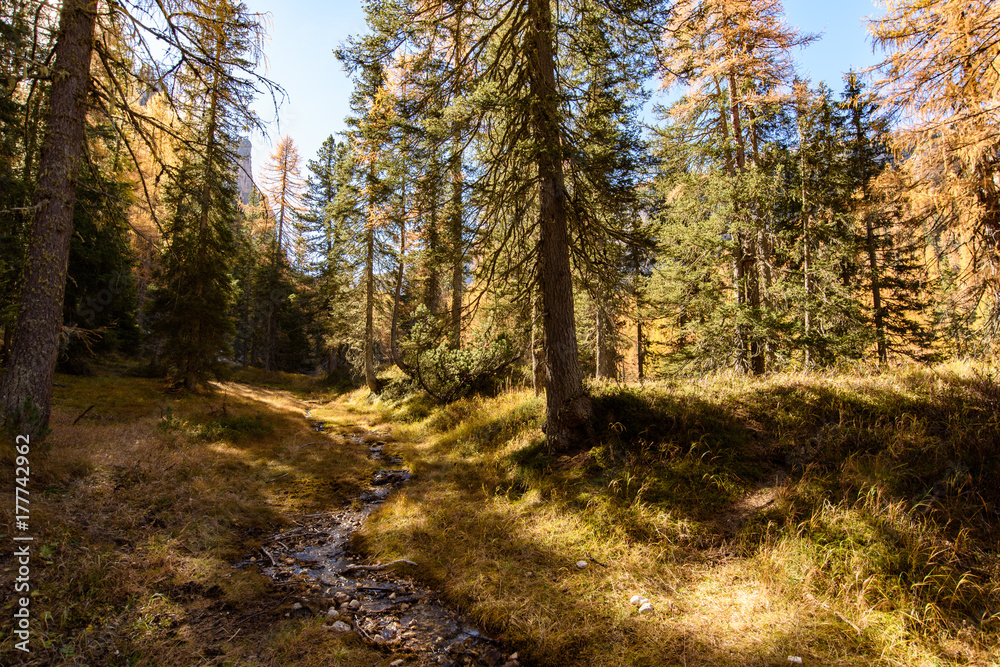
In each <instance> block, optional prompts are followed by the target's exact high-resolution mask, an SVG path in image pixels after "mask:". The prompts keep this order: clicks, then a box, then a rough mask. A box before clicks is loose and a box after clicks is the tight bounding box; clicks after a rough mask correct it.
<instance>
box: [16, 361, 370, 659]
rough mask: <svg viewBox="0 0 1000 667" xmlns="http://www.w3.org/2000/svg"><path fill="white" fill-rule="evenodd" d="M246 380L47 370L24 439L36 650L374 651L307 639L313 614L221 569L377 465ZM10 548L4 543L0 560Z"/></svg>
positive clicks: (343, 495) (110, 655) (104, 655)
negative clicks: (199, 385) (41, 415)
mask: <svg viewBox="0 0 1000 667" xmlns="http://www.w3.org/2000/svg"><path fill="white" fill-rule="evenodd" d="M244 389H245V390H246V391H245V392H244V393H243V394H242V395H240V394H239V393H238V392H235V391H227V392H217V393H212V394H208V393H206V394H185V393H181V394H167V393H164V391H163V388H162V383H161V382H158V381H155V380H146V379H140V378H127V379H123V378H119V377H100V376H98V377H89V378H80V377H67V376H57V386H56V390H55V405H54V411H53V419H52V427H53V432H52V434H51V436H50V437H49V439H48V441H47V442H46V443H45V444H44V445H40V446H39V447H37V448H33V449H32V453H31V480H30V484H31V493H32V496H31V502H32V505H31V530H32V535H33V537H34V538H35V544H36V545H37V546H38V549H39V550H38V551H37V552H36V555H35V556H34V558H33V561H32V565H33V567H32V581H31V585H32V591H33V597H32V610H33V619H37V624H34V625H33V636H32V641H33V649H34V651H35V658H36V659H38V660H41V661H42V663H45V664H63V663H64V662H73V661H77V662H87V663H88V664H109V665H110V664H126V663H128V664H156V665H191V664H201V663H204V662H205V661H214V660H222V659H223V658H224V657H225V659H226V660H228V661H233V662H239V663H240V664H254V665H285V664H301V665H305V664H329V663H330V662H331V661H332V662H339V663H340V664H345V665H350V664H359V665H371V664H373V662H374V661H376V660H377V659H378V653H377V652H373V651H372V650H371V649H369V648H367V647H365V646H362V645H353V644H352V643H351V642H350V641H346V640H330V639H329V635H323V636H324V637H327V638H328V639H327V640H326V641H325V642H320V643H317V642H316V641H315V640H316V637H317V636H318V635H317V633H316V632H313V630H317V631H318V630H321V628H311V625H310V621H308V620H307V621H301V620H292V619H286V618H285V617H284V613H285V612H286V611H288V609H287V608H288V607H290V606H291V604H292V602H293V600H291V599H290V597H289V595H290V591H287V590H282V589H281V588H280V587H277V586H276V585H274V584H273V583H272V582H270V580H268V579H267V578H266V577H263V576H261V575H260V574H258V573H257V572H256V571H254V570H253V569H242V570H233V569H232V568H231V564H232V563H233V562H235V561H237V560H242V559H244V558H247V557H249V556H251V555H254V554H255V553H257V555H258V556H259V553H258V552H257V550H258V548H259V547H260V546H261V545H262V543H263V541H264V540H266V539H267V538H268V537H270V536H271V535H273V534H274V533H275V532H278V531H279V530H280V529H282V527H284V526H286V525H288V524H289V521H288V516H289V515H294V514H296V513H304V512H308V511H316V510H328V509H333V508H337V507H340V506H342V505H343V504H344V503H345V502H347V501H349V500H350V499H351V498H353V497H354V496H355V495H356V493H357V491H358V489H359V488H360V487H361V486H362V484H364V483H365V482H366V480H367V477H368V475H369V474H370V472H371V470H372V469H373V467H374V465H373V464H372V463H371V462H369V461H368V460H367V459H366V457H365V455H366V454H367V450H366V449H365V448H359V447H353V448H352V447H349V446H347V444H346V443H345V441H344V440H343V439H340V438H337V437H331V438H327V437H326V436H325V435H322V434H317V433H315V432H313V431H312V430H311V429H310V427H309V425H308V424H307V423H306V421H305V420H304V418H303V412H304V408H303V406H301V405H300V404H299V403H298V401H296V400H293V399H290V398H289V397H288V396H287V395H285V394H283V393H282V392H278V391H268V390H260V391H259V393H258V392H257V390H255V389H253V388H250V387H246V386H244ZM91 405H93V407H92V408H91V409H90V410H89V411H88V412H87V413H86V414H83V412H84V411H85V410H86V409H87V408H88V407H89V406H91ZM8 453H9V452H7V451H6V450H5V459H6V458H7V457H6V454H8ZM4 463H5V465H3V468H2V470H0V484H2V487H3V488H2V494H0V498H2V499H3V501H4V502H5V503H7V504H8V506H13V492H12V490H13V472H14V466H13V465H6V463H8V461H6V460H5V461H4ZM12 528H13V526H12V525H9V526H7V530H6V531H4V532H7V533H8V534H9V533H10V532H11V529H12ZM11 553H12V552H11V551H9V550H8V551H7V552H4V553H0V569H2V568H9V567H10V566H11V565H12V558H11ZM12 604H13V603H12V601H10V600H8V601H7V602H5V603H4V605H3V607H2V608H0V612H2V613H5V614H7V613H13V612H12V606H11V605H12ZM319 634H322V633H319ZM305 644H309V646H310V647H311V648H310V649H309V651H310V652H309V654H308V655H307V654H304V653H302V652H301V650H300V649H301V648H302V646H304V645H305ZM246 656H253V658H252V659H248V658H246ZM337 656H339V657H337Z"/></svg>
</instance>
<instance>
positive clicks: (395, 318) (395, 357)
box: [389, 184, 406, 370]
mask: <svg viewBox="0 0 1000 667" xmlns="http://www.w3.org/2000/svg"><path fill="white" fill-rule="evenodd" d="M402 200H403V204H402V209H403V210H402V212H401V215H400V219H399V264H398V266H397V267H396V292H395V294H394V295H393V299H392V327H391V328H390V329H389V352H390V353H391V354H392V361H393V363H395V364H396V366H398V367H399V369H400V370H405V368H404V366H405V364H403V359H402V358H401V357H400V355H399V349H398V347H399V308H400V300H401V299H402V296H403V272H404V270H405V268H406V266H405V263H404V258H405V257H406V185H405V184H404V185H403V192H402Z"/></svg>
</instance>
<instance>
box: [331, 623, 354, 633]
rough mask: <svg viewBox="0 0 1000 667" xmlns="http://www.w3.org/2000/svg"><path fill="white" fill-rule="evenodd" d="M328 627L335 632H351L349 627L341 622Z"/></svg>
mask: <svg viewBox="0 0 1000 667" xmlns="http://www.w3.org/2000/svg"><path fill="white" fill-rule="evenodd" d="M330 627H331V628H332V629H334V630H336V631H337V632H350V631H351V626H349V625H348V624H347V623H344V622H343V621H337V622H336V623H334V624H333V625H331V626H330Z"/></svg>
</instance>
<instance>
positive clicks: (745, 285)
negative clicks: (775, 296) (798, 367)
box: [728, 72, 764, 375]
mask: <svg viewBox="0 0 1000 667" xmlns="http://www.w3.org/2000/svg"><path fill="white" fill-rule="evenodd" d="M728 84H729V111H730V114H731V116H732V119H733V138H734V139H735V141H736V170H737V173H739V174H742V173H743V172H744V171H746V141H745V139H744V137H743V125H742V120H741V117H740V107H741V104H740V101H739V97H738V92H737V89H736V75H735V73H733V72H730V73H729V75H728ZM736 208H737V214H740V213H743V211H741V210H740V207H739V206H737V207H736ZM737 245H738V253H739V259H738V260H737V262H736V280H737V282H738V283H739V287H738V288H737V289H738V292H739V293H740V294H742V295H743V298H744V299H745V303H746V304H747V305H749V307H750V312H751V313H752V314H753V316H754V317H757V316H758V315H759V313H760V280H759V278H758V276H757V243H756V240H755V239H754V238H752V237H748V236H747V235H746V234H743V233H740V234H737ZM738 339H739V340H740V342H741V344H742V346H743V349H742V353H743V355H744V362H745V363H746V364H747V366H748V368H749V369H750V372H752V373H753V374H754V375H763V374H764V350H763V346H762V345H761V344H760V341H759V340H758V338H757V336H756V335H755V334H754V333H753V330H752V328H751V327H749V326H743V327H741V330H740V331H739V332H738Z"/></svg>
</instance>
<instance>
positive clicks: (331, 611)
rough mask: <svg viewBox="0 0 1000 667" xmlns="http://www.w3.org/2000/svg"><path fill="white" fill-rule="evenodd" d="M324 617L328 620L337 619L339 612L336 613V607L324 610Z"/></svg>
mask: <svg viewBox="0 0 1000 667" xmlns="http://www.w3.org/2000/svg"><path fill="white" fill-rule="evenodd" d="M326 615H327V616H329V617H330V618H337V617H338V616H340V612H339V611H337V609H336V607H330V608H329V609H327V610H326Z"/></svg>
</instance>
